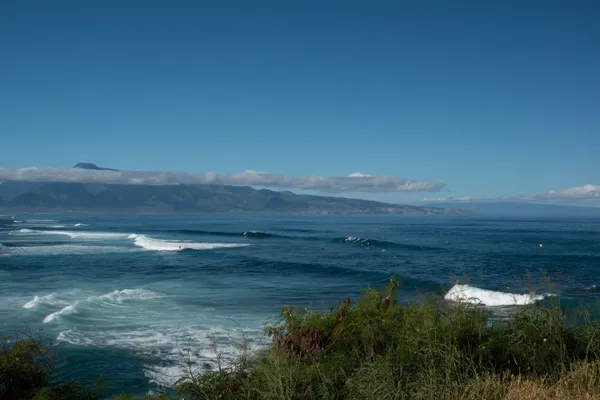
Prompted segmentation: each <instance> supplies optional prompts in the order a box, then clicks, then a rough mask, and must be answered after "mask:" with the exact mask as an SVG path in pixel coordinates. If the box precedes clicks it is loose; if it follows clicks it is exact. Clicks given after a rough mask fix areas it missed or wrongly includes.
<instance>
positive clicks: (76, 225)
mask: <svg viewBox="0 0 600 400" xmlns="http://www.w3.org/2000/svg"><path fill="white" fill-rule="evenodd" d="M73 226H75V227H80V226H87V224H82V223H78V224H75V225H73Z"/></svg>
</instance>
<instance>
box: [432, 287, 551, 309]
mask: <svg viewBox="0 0 600 400" xmlns="http://www.w3.org/2000/svg"><path fill="white" fill-rule="evenodd" d="M544 297H546V296H544V295H541V294H537V295H536V294H514V293H504V292H497V291H494V290H486V289H480V288H476V287H473V286H469V285H458V284H456V285H454V286H453V287H452V289H450V290H449V291H448V293H446V295H445V296H444V299H445V300H448V301H454V302H461V303H469V304H478V305H485V306H489V307H499V306H520V305H526V304H532V303H535V302H536V301H539V300H543V299H544Z"/></svg>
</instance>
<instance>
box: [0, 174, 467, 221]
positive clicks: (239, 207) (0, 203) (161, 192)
mask: <svg viewBox="0 0 600 400" xmlns="http://www.w3.org/2000/svg"><path fill="white" fill-rule="evenodd" d="M0 209H3V210H8V211H24V212H65V211H70V212H146V213H247V212H250V213H265V212H267V213H301V214H421V215H422V214H446V213H451V214H462V211H461V210H445V209H443V208H439V207H421V206H411V205H398V204H390V203H382V202H377V201H372V200H362V199H351V198H344V197H326V196H315V195H304V194H294V193H292V192H290V191H281V192H280V191H273V190H269V189H254V188H252V187H250V186H230V185H217V184H197V185H189V184H176V185H134V184H108V183H79V182H78V183H75V182H36V181H4V182H3V183H2V184H0Z"/></svg>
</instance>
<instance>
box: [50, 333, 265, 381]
mask: <svg viewBox="0 0 600 400" xmlns="http://www.w3.org/2000/svg"><path fill="white" fill-rule="evenodd" d="M243 331H244V334H246V335H248V336H250V339H251V340H254V341H255V339H258V338H259V337H261V336H262V331H261V330H260V329H248V328H244V329H243ZM241 339H242V338H241V337H240V334H239V331H238V330H237V329H235V330H231V329H227V328H224V327H222V326H213V327H211V328H209V329H193V328H189V327H182V328H177V327H164V326H163V327H148V328H145V327H140V329H139V330H133V331H130V330H124V331H120V330H108V331H99V330H89V331H87V330H85V331H84V330H76V329H69V330H65V331H62V332H60V333H59V334H58V337H57V340H58V341H60V342H67V343H70V344H72V345H76V346H87V347H100V348H103V347H115V348H119V349H126V350H130V351H134V352H135V353H137V354H138V355H140V356H142V357H145V358H147V357H151V358H153V359H154V360H156V361H157V362H158V364H154V363H153V364H150V363H148V364H146V365H144V374H145V375H146V377H148V378H149V381H150V382H151V383H157V384H159V385H162V386H168V387H169V386H173V384H174V383H175V382H176V381H177V380H178V379H180V378H181V377H183V376H185V375H186V374H187V373H188V372H189V369H188V364H187V362H188V361H190V360H191V361H192V363H194V365H195V366H194V367H193V368H194V369H198V370H206V369H214V368H216V366H217V354H215V352H214V350H213V347H212V344H213V343H215V342H216V343H217V351H218V353H219V357H220V358H221V361H222V362H223V363H224V364H225V365H227V363H228V362H231V361H233V360H235V359H236V357H237V356H238V355H240V352H241V351H242V346H241V343H242V340H241ZM256 347H258V346H257V345H252V349H256ZM252 349H250V350H251V351H252ZM182 353H183V354H182Z"/></svg>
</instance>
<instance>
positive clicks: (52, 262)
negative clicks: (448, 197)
mask: <svg viewBox="0 0 600 400" xmlns="http://www.w3.org/2000/svg"><path fill="white" fill-rule="evenodd" d="M0 243H1V244H2V246H1V247H0V301H1V307H0V335H10V334H13V333H14V332H15V330H30V331H32V332H37V331H39V330H40V329H43V331H44V332H45V334H46V336H47V337H48V338H49V339H50V340H52V341H53V342H54V343H58V352H59V357H60V358H61V360H62V361H61V362H60V365H61V373H62V374H63V375H64V376H67V377H70V378H83V379H91V378H93V377H96V376H97V375H98V374H100V373H103V372H109V373H110V374H111V377H110V378H109V380H110V381H111V382H112V383H113V390H114V391H119V390H128V391H133V392H140V393H141V392H146V391H147V390H148V389H149V388H152V387H154V386H155V385H157V384H163V385H169V384H172V383H173V382H174V381H175V380H176V379H177V378H178V377H180V376H181V375H182V374H183V373H184V371H185V368H186V367H185V363H184V357H182V354H181V352H183V353H185V354H188V353H187V349H190V351H191V353H190V354H189V356H190V357H191V358H192V359H193V361H194V362H195V366H196V367H198V368H204V369H207V368H214V366H215V351H214V348H212V346H211V344H213V343H217V351H218V352H222V353H223V355H224V356H232V355H234V354H235V353H236V351H239V349H238V347H237V343H238V339H239V334H238V332H239V330H240V329H241V330H243V332H244V333H245V335H246V336H247V337H248V339H249V340H250V345H251V346H252V347H254V348H256V347H257V346H261V345H263V344H264V343H265V339H262V329H263V324H264V323H265V322H266V321H267V318H268V317H269V316H277V314H278V312H279V310H280V309H281V307H282V306H284V305H285V304H294V305H306V306H309V305H311V304H312V307H315V308H319V307H325V306H326V305H327V304H331V303H332V302H335V301H339V300H342V299H343V298H344V297H346V296H351V297H356V296H357V295H358V294H359V293H360V291H361V290H362V289H364V288H366V287H369V286H370V287H376V288H381V287H383V286H385V284H386V282H387V281H388V278H389V277H390V276H394V277H398V278H400V279H402V281H403V283H404V287H403V290H402V291H401V294H400V296H401V300H402V301H407V302H409V301H418V300H419V299H421V298H422V296H423V295H425V294H429V293H437V294H439V295H441V296H444V295H445V294H447V293H448V290H449V289H450V288H452V287H453V285H454V284H455V283H456V282H457V280H459V279H460V280H461V281H462V282H463V283H464V282H465V281H466V282H468V286H466V290H467V295H468V296H470V295H472V294H473V293H475V294H476V295H477V297H478V299H479V300H478V301H480V302H482V303H486V304H487V305H488V306H490V305H491V306H495V307H499V308H503V307H504V308H506V307H515V306H514V305H512V306H511V304H514V303H518V304H524V303H527V302H530V301H534V300H535V298H531V297H526V296H522V297H519V296H512V295H511V293H514V294H525V293H527V291H528V290H530V289H531V288H532V287H534V288H536V289H540V290H541V291H542V292H544V291H552V292H554V293H560V295H561V296H562V297H563V298H564V299H568V300H570V301H573V302H593V301H594V300H595V298H596V297H597V295H598V294H599V293H600V288H599V289H598V290H599V291H596V286H595V285H598V286H599V287H600V220H589V219H573V220H567V219H556V220H553V219H544V220H542V219H531V220H525V219H502V220H497V219H489V218H482V217H472V216H429V217H424V216H419V217H410V216H409V217H407V216H240V215H221V216H187V215H186V216H125V215H73V214H67V215H50V216H37V215H36V216H32V215H15V216H14V218H12V217H11V216H8V217H0ZM541 270H545V271H546V273H547V274H548V275H549V276H550V277H551V278H553V281H554V282H553V284H554V286H553V287H550V288H549V287H548V285H546V284H543V283H542V280H543V275H544V274H543V273H542V272H541ZM527 271H528V272H529V277H528V276H527ZM463 288H465V287H463ZM478 289H485V290H484V291H480V290H478ZM468 296H467V297H468Z"/></svg>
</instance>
